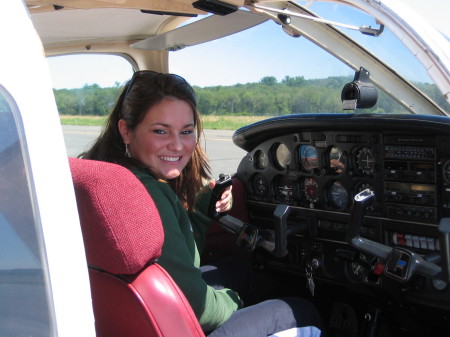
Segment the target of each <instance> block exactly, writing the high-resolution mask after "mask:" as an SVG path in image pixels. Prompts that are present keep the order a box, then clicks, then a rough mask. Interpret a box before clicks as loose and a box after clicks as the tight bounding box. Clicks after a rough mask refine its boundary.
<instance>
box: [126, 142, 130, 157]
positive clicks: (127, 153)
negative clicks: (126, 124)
mask: <svg viewBox="0 0 450 337" xmlns="http://www.w3.org/2000/svg"><path fill="white" fill-rule="evenodd" d="M125 157H127V158H131V153H130V149H129V148H128V144H125Z"/></svg>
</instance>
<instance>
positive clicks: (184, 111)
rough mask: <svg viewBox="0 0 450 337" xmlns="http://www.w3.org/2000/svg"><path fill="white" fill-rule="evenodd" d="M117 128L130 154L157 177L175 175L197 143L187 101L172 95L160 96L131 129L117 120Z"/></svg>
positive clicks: (183, 165)
mask: <svg viewBox="0 0 450 337" xmlns="http://www.w3.org/2000/svg"><path fill="white" fill-rule="evenodd" d="M119 130H120V132H121V134H122V137H123V139H124V142H125V143H128V144H129V151H130V153H131V156H132V157H133V158H135V159H138V160H139V161H141V162H142V163H143V164H145V165H146V166H147V167H148V168H149V169H150V171H151V172H152V173H153V175H154V176H155V177H156V178H159V179H174V178H176V177H178V176H179V175H180V174H181V171H182V170H183V169H184V168H185V167H186V165H187V163H188V162H189V160H190V159H191V155H192V152H193V151H194V148H195V144H196V142H197V136H196V134H195V125H194V112H193V111H192V108H191V106H190V105H189V104H188V103H187V102H185V101H183V100H179V99H176V98H164V99H163V100H162V101H161V102H159V103H158V104H156V105H155V106H153V107H152V108H150V109H149V110H148V111H147V113H146V115H145V117H144V119H143V120H142V122H141V123H140V124H139V125H138V126H137V127H136V128H135V130H133V131H131V130H129V129H128V128H127V127H126V123H125V121H124V120H121V121H119Z"/></svg>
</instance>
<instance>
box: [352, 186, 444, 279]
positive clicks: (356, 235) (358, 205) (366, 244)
mask: <svg viewBox="0 0 450 337" xmlns="http://www.w3.org/2000/svg"><path fill="white" fill-rule="evenodd" d="M374 199H375V194H374V193H373V191H371V190H370V189H366V190H364V191H362V192H360V193H358V194H357V195H356V196H355V198H354V202H353V209H352V212H351V217H350V228H349V231H348V236H347V242H348V243H350V244H351V245H352V246H353V247H355V248H357V249H359V250H361V251H363V252H366V253H368V254H371V255H373V256H376V257H379V258H381V259H383V260H384V261H386V267H385V270H384V273H385V275H386V276H388V277H391V278H393V279H396V280H398V281H403V282H406V281H408V280H409V279H410V278H411V277H412V276H413V275H415V274H418V275H422V276H425V277H430V278H439V279H441V280H443V281H445V282H449V280H450V278H449V271H450V266H449V255H450V251H449V244H450V218H445V219H442V220H441V223H440V224H439V231H440V234H439V239H440V244H441V257H440V258H438V259H435V256H433V261H432V257H422V256H421V255H420V254H417V253H415V252H413V251H410V250H408V249H405V248H399V247H394V248H392V247H390V246H387V245H384V244H381V243H378V242H375V241H372V240H369V239H366V238H362V237H361V236H360V233H361V226H362V223H363V219H364V213H365V210H366V208H367V207H368V206H370V205H371V204H372V203H373V202H374ZM434 260H437V261H434ZM435 262H436V263H438V262H440V263H441V265H442V267H441V266H439V265H437V264H436V263H435Z"/></svg>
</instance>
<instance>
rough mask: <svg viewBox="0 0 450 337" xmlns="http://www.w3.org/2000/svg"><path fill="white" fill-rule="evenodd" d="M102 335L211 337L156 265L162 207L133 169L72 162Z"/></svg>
mask: <svg viewBox="0 0 450 337" xmlns="http://www.w3.org/2000/svg"><path fill="white" fill-rule="evenodd" d="M69 162H70V167H71V171H72V178H73V182H74V187H75V194H76V198H77V204H78V212H79V215H80V222H81V227H82V232H83V239H84V244H85V249H86V258H87V262H88V265H89V276H90V282H91V291H92V299H93V306H94V315H95V321H96V323H95V324H96V330H97V336H98V337H103V336H104V337H115V336H117V337H119V336H120V337H123V336H130V337H140V336H142V337H144V336H145V337H152V336H169V337H171V336H185V337H194V336H195V337H204V334H203V332H202V330H201V327H200V325H199V323H198V321H197V318H196V317H195V314H194V313H193V311H192V308H191V307H190V305H189V303H188V301H187V300H186V298H185V297H184V295H183V293H182V292H181V290H180V289H179V288H178V286H177V285H176V284H175V282H174V281H173V280H172V278H171V277H170V276H169V275H168V274H167V272H165V270H164V269H163V268H162V267H161V266H159V265H158V264H157V263H156V262H155V261H156V259H157V258H158V257H159V256H160V255H161V247H162V244H163V240H164V232H163V228H162V225H161V219H160V217H159V213H158V210H157V208H156V207H155V204H154V202H153V200H152V198H151V196H150V195H149V193H148V192H147V190H146V189H145V187H144V186H143V185H142V183H141V182H140V181H139V180H138V179H137V178H136V177H135V176H134V175H133V174H132V173H131V172H130V171H129V170H127V169H126V168H124V167H122V166H119V165H115V164H110V163H105V162H100V161H93V160H86V159H78V158H69Z"/></svg>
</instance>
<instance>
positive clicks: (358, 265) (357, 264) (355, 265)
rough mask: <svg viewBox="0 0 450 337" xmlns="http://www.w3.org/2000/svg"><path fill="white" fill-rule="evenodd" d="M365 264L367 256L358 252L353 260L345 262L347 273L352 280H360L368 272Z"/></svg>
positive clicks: (366, 263)
mask: <svg viewBox="0 0 450 337" xmlns="http://www.w3.org/2000/svg"><path fill="white" fill-rule="evenodd" d="M366 266H368V259H367V257H366V256H365V255H364V254H362V253H359V255H357V257H356V258H355V260H354V261H349V262H347V270H348V275H349V276H350V278H351V279H352V280H354V281H361V280H362V279H363V278H364V277H365V276H366V275H367V273H368V270H367V267H366Z"/></svg>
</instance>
